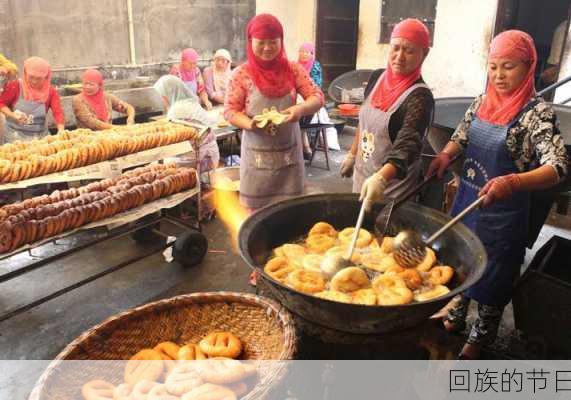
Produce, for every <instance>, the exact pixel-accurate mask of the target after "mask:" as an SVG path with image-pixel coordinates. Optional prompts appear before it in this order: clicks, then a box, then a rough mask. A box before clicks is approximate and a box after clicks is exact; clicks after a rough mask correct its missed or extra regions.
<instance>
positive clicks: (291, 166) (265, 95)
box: [224, 14, 323, 209]
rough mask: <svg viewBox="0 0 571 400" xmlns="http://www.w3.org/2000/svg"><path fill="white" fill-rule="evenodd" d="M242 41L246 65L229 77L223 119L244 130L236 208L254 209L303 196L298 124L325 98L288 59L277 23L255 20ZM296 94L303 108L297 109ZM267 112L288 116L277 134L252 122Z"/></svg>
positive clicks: (260, 17) (263, 16)
mask: <svg viewBox="0 0 571 400" xmlns="http://www.w3.org/2000/svg"><path fill="white" fill-rule="evenodd" d="M246 35H247V40H248V43H247V55H248V61H247V63H245V64H243V65H240V66H239V67H237V68H236V69H235V70H234V72H233V73H232V78H231V79H230V84H229V85H228V92H227V94H226V99H225V102H224V115H225V117H226V119H227V120H228V121H229V122H230V123H231V124H232V125H234V126H236V127H239V128H242V129H243V130H244V131H243V135H242V143H241V146H242V147H241V162H240V202H241V203H242V205H244V206H245V207H248V208H250V209H257V208H261V207H264V206H266V205H268V204H270V203H273V202H276V201H280V200H283V199H286V198H291V197H295V196H299V195H301V194H302V193H303V192H304V190H305V187H304V186H305V169H304V163H303V155H302V146H301V132H300V129H299V119H300V118H301V117H302V116H304V115H311V114H314V113H315V112H316V111H317V110H319V108H321V107H322V106H323V93H322V92H321V90H319V88H318V87H317V86H316V85H315V84H314V83H313V81H312V80H311V78H310V77H309V75H308V74H307V72H306V71H305V69H303V67H302V66H301V65H299V64H298V63H297V62H292V61H289V60H288V59H287V56H286V53H285V45H284V43H283V39H284V31H283V26H282V24H281V23H280V22H279V20H278V19H277V18H276V17H274V16H273V15H270V14H260V15H257V16H255V17H254V18H252V20H250V22H249V23H248V26H247V28H246ZM297 94H300V95H301V97H302V98H303V99H304V100H303V102H301V103H296V97H297ZM270 107H276V108H277V109H278V111H280V112H282V113H284V114H286V115H287V117H286V120H285V122H284V123H283V124H281V125H279V126H277V127H276V130H275V131H267V130H265V129H260V128H258V127H257V126H256V124H255V123H254V120H253V117H254V116H256V115H259V114H262V113H263V110H264V109H266V108H270Z"/></svg>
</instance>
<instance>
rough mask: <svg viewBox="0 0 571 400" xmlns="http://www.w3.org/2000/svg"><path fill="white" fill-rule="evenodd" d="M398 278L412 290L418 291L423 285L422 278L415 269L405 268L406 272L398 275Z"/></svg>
mask: <svg viewBox="0 0 571 400" xmlns="http://www.w3.org/2000/svg"><path fill="white" fill-rule="evenodd" d="M397 276H400V277H401V278H402V279H403V280H404V283H405V284H406V287H408V288H409V289H410V290H416V289H418V288H419V287H420V286H421V285H422V277H421V276H420V273H419V272H418V271H417V270H416V269H414V268H405V270H404V271H402V272H399V273H397Z"/></svg>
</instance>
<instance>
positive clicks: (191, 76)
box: [178, 48, 198, 82]
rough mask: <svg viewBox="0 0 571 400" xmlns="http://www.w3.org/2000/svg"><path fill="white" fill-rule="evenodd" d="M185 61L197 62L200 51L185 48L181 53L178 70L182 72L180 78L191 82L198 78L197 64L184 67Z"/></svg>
mask: <svg viewBox="0 0 571 400" xmlns="http://www.w3.org/2000/svg"><path fill="white" fill-rule="evenodd" d="M185 61H190V62H192V63H195V64H196V62H197V61H198V53H197V52H196V50H194V49H190V48H189V49H184V50H183V51H182V53H180V65H179V68H178V72H179V74H180V79H182V80H183V81H184V82H191V81H193V80H195V79H196V65H195V66H194V67H193V68H191V69H184V67H183V64H184V62H185Z"/></svg>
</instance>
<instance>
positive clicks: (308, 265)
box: [302, 254, 325, 272]
mask: <svg viewBox="0 0 571 400" xmlns="http://www.w3.org/2000/svg"><path fill="white" fill-rule="evenodd" d="M324 258H325V257H324V255H323V254H307V255H306V256H305V257H303V262H302V267H303V269H306V270H308V271H313V272H321V263H322V262H323V259H324Z"/></svg>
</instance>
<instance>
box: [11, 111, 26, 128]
mask: <svg viewBox="0 0 571 400" xmlns="http://www.w3.org/2000/svg"><path fill="white" fill-rule="evenodd" d="M10 116H11V117H12V120H14V122H16V123H17V124H18V125H26V124H27V123H28V115H27V114H26V113H23V112H21V111H15V112H13V113H12V115H10Z"/></svg>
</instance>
